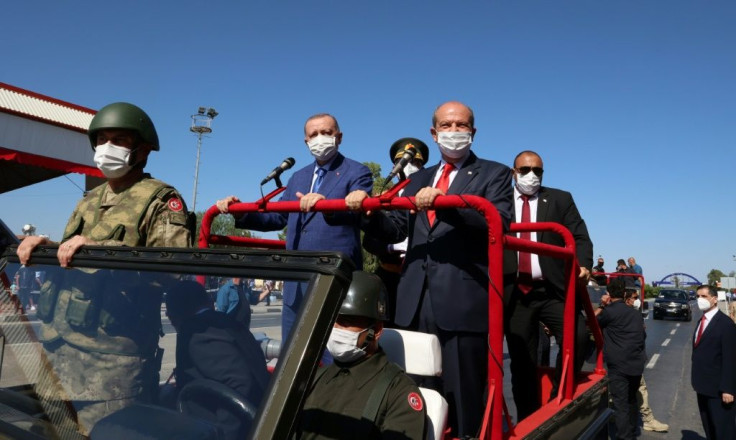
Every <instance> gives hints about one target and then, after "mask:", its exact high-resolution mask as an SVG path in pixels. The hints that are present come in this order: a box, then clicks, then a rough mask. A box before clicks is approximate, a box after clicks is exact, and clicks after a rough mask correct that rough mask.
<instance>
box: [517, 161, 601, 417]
mask: <svg viewBox="0 0 736 440" xmlns="http://www.w3.org/2000/svg"><path fill="white" fill-rule="evenodd" d="M543 173H544V164H543V163H542V158H541V157H540V156H539V155H538V154H537V153H535V152H533V151H522V152H521V153H519V154H518V155H517V156H516V158H515V159H514V180H515V181H516V184H515V185H514V212H515V219H514V221H515V222H517V223H522V222H555V223H560V224H562V226H565V227H566V228H567V229H568V230H570V232H571V233H572V235H573V238H574V239H575V247H576V252H577V258H578V262H579V264H580V265H581V267H580V271H579V273H578V276H579V277H580V278H582V279H584V280H585V281H587V280H588V278H589V276H590V268H591V267H592V266H593V243H592V242H591V241H590V236H589V235H588V229H587V227H586V226H585V222H584V221H583V219H582V218H581V217H580V213H579V212H578V209H577V207H576V206H575V202H574V201H573V198H572V195H571V194H570V193H569V192H567V191H562V190H559V189H555V188H549V187H546V186H542V174H543ZM525 204H526V205H527V208H528V212H527V215H528V218H526V219H525V218H524V205H525ZM520 235H521V234H520ZM522 238H523V237H522ZM527 238H528V239H530V240H533V241H537V242H539V243H546V244H552V245H556V246H564V241H563V240H562V237H560V236H559V235H558V234H556V233H554V232H538V233H530V234H529V236H528V237H527ZM524 257H526V263H525V262H524ZM503 270H504V303H505V304H504V310H505V314H506V316H505V319H504V325H505V327H506V329H505V331H506V342H507V344H508V347H509V356H510V358H511V384H512V388H513V394H514V402H515V403H516V412H517V417H518V420H522V419H524V418H525V417H527V416H528V415H529V414H531V413H533V412H534V411H536V410H537V409H538V408H539V406H540V403H541V402H539V398H538V397H537V396H538V383H537V381H536V379H535V378H536V368H537V345H538V344H539V322H540V321H541V322H542V323H543V324H544V325H545V326H547V328H549V329H550V331H551V332H552V334H553V335H554V336H555V340H556V341H557V343H558V344H560V346H561V345H562V327H563V325H562V324H563V323H562V316H563V311H564V308H565V291H566V289H567V279H566V275H567V274H566V273H565V262H564V261H563V260H561V259H559V258H553V257H545V256H537V255H536V254H531V253H526V255H524V253H523V252H516V251H511V250H507V251H505V252H504V264H503ZM576 318H577V319H576V341H577V342H578V344H577V345H576V361H575V371H579V370H580V368H582V364H583V360H584V356H583V355H584V353H583V344H584V342H585V341H586V340H587V331H586V328H585V321H584V320H583V318H582V316H581V315H579V314H578V315H577V316H576ZM561 351H562V350H560V353H558V356H557V364H556V365H557V369H556V374H555V385H558V384H559V379H560V375H561V368H560V367H561V356H560V355H561ZM556 388H557V387H556V386H555V388H554V389H553V391H552V393H553V394H556Z"/></svg>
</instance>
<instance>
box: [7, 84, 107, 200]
mask: <svg viewBox="0 0 736 440" xmlns="http://www.w3.org/2000/svg"><path fill="white" fill-rule="evenodd" d="M95 113H96V111H95V110H92V109H88V108H85V107H81V106H78V105H75V104H71V103H68V102H64V101H60V100H58V99H54V98H51V97H48V96H44V95H40V94H38V93H34V92H31V91H28V90H24V89H21V88H18V87H14V86H11V85H9V84H5V83H2V82H0V193H4V192H8V191H12V190H14V189H18V188H22V187H24V186H28V185H32V184H34V183H38V182H42V181H44V180H48V179H52V178H55V177H58V176H62V175H64V174H68V173H79V174H85V175H86V176H87V178H86V182H85V186H86V187H87V189H91V188H93V187H95V186H97V185H99V184H100V183H101V182H102V180H101V179H103V178H104V176H103V175H102V173H101V172H100V171H99V170H98V169H97V167H96V166H95V164H94V161H93V154H92V149H91V148H90V145H89V138H88V137H87V128H88V127H89V123H90V121H91V120H92V117H93V116H94V115H95Z"/></svg>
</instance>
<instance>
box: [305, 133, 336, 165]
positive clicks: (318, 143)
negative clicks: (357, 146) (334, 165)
mask: <svg viewBox="0 0 736 440" xmlns="http://www.w3.org/2000/svg"><path fill="white" fill-rule="evenodd" d="M307 146H308V147H309V152H310V153H312V156H314V158H315V159H317V161H318V162H327V161H328V160H330V159H332V158H333V157H334V156H335V154H337V139H336V138H335V136H326V135H324V134H319V135H317V136H315V137H313V138H312V139H310V140H309V141H308V142H307Z"/></svg>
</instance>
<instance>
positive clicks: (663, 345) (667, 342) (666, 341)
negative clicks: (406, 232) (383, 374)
mask: <svg viewBox="0 0 736 440" xmlns="http://www.w3.org/2000/svg"><path fill="white" fill-rule="evenodd" d="M669 343H670V338H667V339H665V340H664V342H662V347H666V346H667V345H669Z"/></svg>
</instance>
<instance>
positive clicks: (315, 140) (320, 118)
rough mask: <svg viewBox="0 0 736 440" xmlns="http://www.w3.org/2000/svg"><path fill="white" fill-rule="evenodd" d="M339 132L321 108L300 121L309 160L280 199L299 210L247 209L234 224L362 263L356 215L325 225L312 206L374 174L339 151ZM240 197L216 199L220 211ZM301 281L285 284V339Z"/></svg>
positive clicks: (367, 184)
mask: <svg viewBox="0 0 736 440" xmlns="http://www.w3.org/2000/svg"><path fill="white" fill-rule="evenodd" d="M341 142H342V132H341V131H340V126H339V125H338V123H337V119H335V117H334V116H332V115H329V114H326V113H320V114H316V115H314V116H310V117H309V119H307V122H306V123H305V124H304V143H305V144H307V147H308V149H309V152H310V153H311V154H312V156H313V157H314V162H313V163H310V164H309V165H307V166H306V167H304V168H302V169H300V170H298V171H296V172H295V173H294V174H293V175H292V176H291V178H289V181H288V182H287V184H286V191H284V193H283V195H282V196H281V199H280V200H281V201H295V200H299V204H300V207H301V210H302V212H296V213H284V212H274V213H248V214H245V215H239V216H237V217H236V219H235V226H237V227H239V228H244V229H253V230H257V231H280V230H282V229H284V227H286V249H288V250H301V251H306V250H309V251H340V252H343V253H344V254H345V255H347V256H349V257H350V258H351V259H352V261H353V263H354V264H355V267H356V268H358V269H360V268H362V267H363V255H362V252H361V249H360V229H359V228H358V219H359V216H357V215H355V214H353V213H349V212H348V213H336V214H334V215H335V216H336V217H339V218H340V219H339V220H340V221H339V223H340V224H338V225H335V226H330V225H328V224H327V223H326V222H325V219H324V216H323V215H317V213H315V212H314V211H312V208H313V207H314V205H315V204H316V203H317V202H318V201H320V200H324V199H341V198H343V197H345V196H346V195H348V194H349V193H350V192H351V191H355V190H362V191H365V192H368V193H369V192H371V190H372V189H373V178H372V174H371V171H370V169H368V167H366V166H365V165H363V164H361V163H358V162H356V161H354V160H351V159H348V158H347V157H345V156H343V155H342V154H341V153H340V152H338V147H339V146H340V143H341ZM239 201H240V200H239V199H238V198H237V197H235V196H229V197H226V198H224V199H222V200H218V201H217V207H218V208H219V210H220V212H222V213H226V212H228V206H229V205H231V204H232V203H237V202H239ZM305 290H306V289H305V286H304V285H302V284H301V283H295V282H289V283H285V284H284V290H283V295H284V296H283V300H284V307H283V310H282V315H281V319H282V325H281V337H282V341H286V338H287V337H288V336H289V333H290V331H291V327H292V326H293V324H294V320H295V319H296V315H297V313H298V311H299V306H300V305H301V302H302V295H303V294H304V293H303V292H304V291H305Z"/></svg>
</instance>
